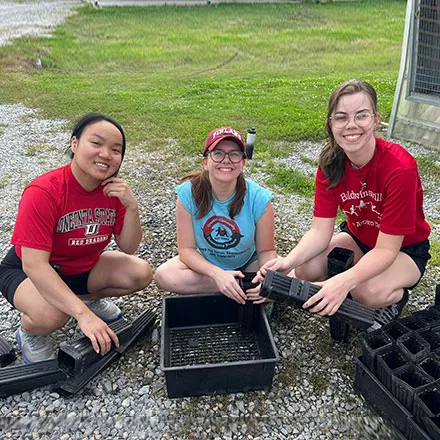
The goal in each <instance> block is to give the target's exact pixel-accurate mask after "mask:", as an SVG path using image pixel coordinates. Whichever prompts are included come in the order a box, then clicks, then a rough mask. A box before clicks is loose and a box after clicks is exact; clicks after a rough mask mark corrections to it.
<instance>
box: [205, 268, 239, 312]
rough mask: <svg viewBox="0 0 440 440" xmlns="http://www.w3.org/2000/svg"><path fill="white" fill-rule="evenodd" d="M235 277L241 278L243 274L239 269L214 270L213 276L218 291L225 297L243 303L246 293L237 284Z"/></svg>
mask: <svg viewBox="0 0 440 440" xmlns="http://www.w3.org/2000/svg"><path fill="white" fill-rule="evenodd" d="M236 277H239V278H243V277H244V275H243V274H242V273H241V272H240V271H239V270H222V269H220V270H219V271H218V272H216V274H215V277H214V278H213V279H214V281H215V284H216V285H217V288H218V290H219V292H221V293H223V295H226V296H227V297H229V298H231V299H233V300H234V301H237V302H238V303H239V304H245V302H246V294H245V293H244V292H243V290H242V289H241V287H240V286H239V285H238V283H237V280H236Z"/></svg>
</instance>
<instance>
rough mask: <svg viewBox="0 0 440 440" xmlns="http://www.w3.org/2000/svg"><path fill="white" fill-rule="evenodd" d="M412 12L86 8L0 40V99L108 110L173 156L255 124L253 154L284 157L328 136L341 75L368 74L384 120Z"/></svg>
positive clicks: (387, 4)
mask: <svg viewBox="0 0 440 440" xmlns="http://www.w3.org/2000/svg"><path fill="white" fill-rule="evenodd" d="M405 9H406V3H405V1H403V0H367V1H353V2H347V3H344V2H335V3H325V4H320V5H316V4H313V3H311V2H308V3H291V4H288V3H286V4H219V5H211V6H192V7H173V6H166V7H165V6H164V7H140V8H134V7H124V8H104V9H98V10H97V9H93V8H92V7H90V6H84V7H81V8H80V9H79V13H78V14H76V15H74V16H71V17H70V18H69V19H68V20H67V22H66V23H65V24H64V25H62V26H60V27H58V28H57V30H56V31H55V33H54V35H53V37H52V38H50V39H47V38H34V37H23V38H21V39H19V40H16V41H15V42H14V44H12V45H9V46H4V47H1V48H0V99H1V100H2V101H7V102H21V103H23V104H24V105H26V106H29V107H34V108H40V109H42V110H41V111H42V115H43V116H45V117H57V118H60V117H61V118H66V119H67V120H69V121H74V120H75V119H77V118H78V117H79V116H81V115H82V114H84V113H85V112H88V111H101V112H104V113H108V114H110V115H111V116H113V117H114V118H116V119H117V120H119V121H120V122H121V123H122V124H123V125H124V127H125V128H126V131H127V134H128V139H129V143H130V144H142V145H143V147H144V148H146V149H149V150H152V149H157V148H162V147H163V146H164V145H168V144H169V140H170V139H173V140H175V141H176V142H175V144H176V147H175V149H176V153H178V154H182V153H183V154H194V153H196V152H197V153H198V152H199V151H200V148H201V145H203V141H204V138H205V137H206V134H207V133H208V132H209V131H210V130H211V129H212V128H213V127H215V126H219V125H222V124H228V125H229V124H230V125H233V126H235V127H237V128H238V129H240V130H242V131H245V130H246V128H248V127H251V126H255V127H256V128H257V144H256V153H255V154H256V157H259V155H260V154H261V155H262V157H265V155H269V156H271V157H278V156H281V155H283V154H288V152H289V151H288V148H284V149H283V151H281V150H280V148H279V142H280V141H284V142H287V143H288V142H293V141H296V140H299V139H305V138H308V139H320V138H322V137H323V136H324V115H325V109H326V105H327V100H328V97H329V94H330V92H331V91H332V90H333V88H334V87H335V86H336V85H337V84H338V83H340V82H341V81H343V80H345V79H348V78H352V77H359V78H361V79H364V80H367V81H370V82H371V83H372V84H373V85H374V86H375V87H376V88H377V91H378V95H379V101H380V108H381V112H382V115H383V118H384V119H387V117H388V116H389V113H390V111H391V106H392V100H393V96H394V89H395V83H396V79H397V73H398V68H399V63H400V51H401V43H402V37H403V27H404V19H405ZM384 11H386V13H384ZM384 29H386V32H384ZM37 58H40V59H41V61H42V64H43V69H41V70H40V69H36V68H34V67H33V66H34V65H35V61H36V59H37ZM283 173H285V170H280V171H279V174H281V176H280V177H282V174H283ZM281 183H282V182H281Z"/></svg>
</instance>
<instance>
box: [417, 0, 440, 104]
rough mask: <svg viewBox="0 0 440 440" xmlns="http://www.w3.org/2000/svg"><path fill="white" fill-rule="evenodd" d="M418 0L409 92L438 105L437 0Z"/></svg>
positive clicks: (439, 22) (439, 32) (439, 47)
mask: <svg viewBox="0 0 440 440" xmlns="http://www.w3.org/2000/svg"><path fill="white" fill-rule="evenodd" d="M417 2H418V5H417V7H416V10H415V18H414V25H413V35H412V43H413V48H412V49H413V50H412V52H413V55H414V56H413V57H412V60H411V66H410V80H409V84H410V89H409V94H410V96H411V98H413V99H414V100H418V99H417V98H420V99H421V100H423V101H425V102H429V103H431V104H433V105H439V106H440V0H417ZM420 95H422V96H420Z"/></svg>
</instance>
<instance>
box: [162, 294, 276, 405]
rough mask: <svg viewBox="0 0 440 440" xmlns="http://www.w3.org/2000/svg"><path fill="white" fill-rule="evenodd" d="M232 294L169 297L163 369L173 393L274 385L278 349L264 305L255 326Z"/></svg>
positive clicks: (165, 306) (219, 391)
mask: <svg viewBox="0 0 440 440" xmlns="http://www.w3.org/2000/svg"><path fill="white" fill-rule="evenodd" d="M240 307H245V306H243V305H240V304H238V303H237V302H235V301H233V300H231V299H229V298H227V297H226V296H224V295H222V294H219V293H214V294H199V295H189V296H170V297H166V298H164V300H163V313H162V327H161V338H162V341H161V342H162V343H161V368H162V370H163V372H164V374H165V381H166V385H167V392H168V397H188V396H200V395H212V394H224V393H237V392H246V391H250V390H261V389H269V388H270V387H271V385H272V380H273V376H274V372H275V364H276V362H277V361H278V359H279V357H278V352H277V349H276V347H275V343H274V340H273V337H272V332H271V330H270V327H269V323H268V321H267V318H266V314H265V313H264V309H263V307H262V306H258V307H256V306H254V307H256V310H255V312H256V313H253V315H252V325H249V326H246V328H243V326H242V325H240V312H241V310H240Z"/></svg>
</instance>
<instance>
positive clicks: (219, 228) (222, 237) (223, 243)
mask: <svg viewBox="0 0 440 440" xmlns="http://www.w3.org/2000/svg"><path fill="white" fill-rule="evenodd" d="M202 230H203V235H204V237H205V240H206V241H207V242H208V243H209V245H210V246H212V247H213V248H215V249H231V248H234V247H236V246H237V245H238V244H239V243H240V240H241V237H243V235H241V234H240V228H239V227H238V225H237V223H235V222H234V220H231V219H229V218H226V217H223V216H219V215H213V216H212V217H210V218H209V219H208V220H207V221H206V223H205V224H204V225H203V227H202Z"/></svg>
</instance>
